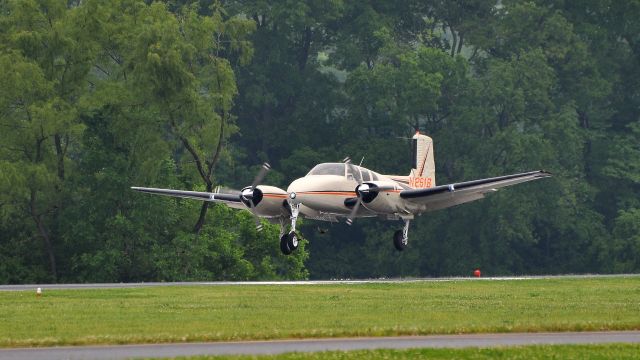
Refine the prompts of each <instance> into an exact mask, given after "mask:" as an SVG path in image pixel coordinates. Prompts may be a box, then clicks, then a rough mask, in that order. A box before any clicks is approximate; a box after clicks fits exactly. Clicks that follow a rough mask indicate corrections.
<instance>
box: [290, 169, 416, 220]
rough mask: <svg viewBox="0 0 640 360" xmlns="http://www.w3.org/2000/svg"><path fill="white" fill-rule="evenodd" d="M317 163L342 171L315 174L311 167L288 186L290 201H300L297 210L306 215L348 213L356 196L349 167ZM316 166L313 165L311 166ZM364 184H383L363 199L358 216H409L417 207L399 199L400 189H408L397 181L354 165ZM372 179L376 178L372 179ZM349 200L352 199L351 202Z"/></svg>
mask: <svg viewBox="0 0 640 360" xmlns="http://www.w3.org/2000/svg"><path fill="white" fill-rule="evenodd" d="M319 166H325V167H329V166H334V167H342V168H343V169H344V174H342V175H335V174H321V175H315V174H314V170H312V171H311V172H310V173H309V174H308V175H307V176H305V177H302V178H299V179H297V180H295V181H293V182H292V183H291V184H290V185H289V187H288V188H287V193H289V194H290V196H291V194H295V195H294V198H292V199H291V200H292V201H294V202H296V203H300V204H301V206H300V212H301V213H302V214H303V215H304V216H305V217H309V218H315V219H319V218H323V217H327V216H329V217H330V216H331V215H337V216H345V215H348V214H349V213H350V212H351V209H352V207H353V204H354V202H355V199H356V198H357V194H356V187H357V186H358V182H357V180H355V178H354V177H353V175H352V174H350V173H348V168H347V167H346V165H345V164H342V163H325V164H320V165H319ZM314 169H315V168H314ZM357 170H359V171H360V174H359V175H357V176H362V179H363V182H364V183H375V184H376V185H379V186H385V187H386V189H385V190H382V191H380V192H379V193H378V194H377V196H375V198H374V199H372V200H371V201H366V202H363V204H362V207H361V208H360V210H359V211H358V214H357V216H358V217H370V216H376V215H380V214H387V215H409V214H410V213H415V212H416V211H418V210H420V208H421V206H415V205H413V204H410V203H407V202H406V201H404V200H403V199H401V198H400V191H402V190H404V189H407V188H408V187H407V186H402V185H401V184H400V183H398V182H397V181H394V180H392V179H390V178H389V177H387V176H384V175H380V174H377V173H374V172H371V171H370V170H368V169H365V168H362V167H357ZM374 179H375V180H374ZM350 201H351V202H350Z"/></svg>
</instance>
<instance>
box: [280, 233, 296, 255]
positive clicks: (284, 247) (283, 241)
mask: <svg viewBox="0 0 640 360" xmlns="http://www.w3.org/2000/svg"><path fill="white" fill-rule="evenodd" d="M280 251H282V253H283V254H285V255H289V254H291V252H292V251H293V250H291V249H290V248H289V234H284V235H282V237H280Z"/></svg>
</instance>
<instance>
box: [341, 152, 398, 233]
mask: <svg viewBox="0 0 640 360" xmlns="http://www.w3.org/2000/svg"><path fill="white" fill-rule="evenodd" d="M342 162H344V163H345V164H347V166H349V170H350V171H351V173H352V174H353V177H354V178H355V179H356V181H357V182H358V186H356V196H357V200H356V203H355V204H354V205H353V208H352V209H351V213H349V216H347V225H351V224H353V221H354V220H355V218H356V215H357V214H358V210H359V209H360V205H362V202H363V201H364V202H366V203H368V202H370V201H372V200H373V199H374V198H375V197H376V195H377V194H378V192H380V191H383V190H391V189H393V188H394V187H393V186H385V185H383V186H379V185H376V184H372V183H363V182H362V176H361V174H360V171H359V170H358V168H356V166H355V165H353V163H352V162H351V158H349V157H346V158H344V160H342Z"/></svg>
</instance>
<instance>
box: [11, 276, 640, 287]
mask: <svg viewBox="0 0 640 360" xmlns="http://www.w3.org/2000/svg"><path fill="white" fill-rule="evenodd" d="M612 277H634V278H638V277H640V274H613V275H591V274H585V275H539V276H500V277H480V278H474V277H445V278H398V279H361V280H360V279H333V280H300V281H195V282H143V283H96V284H26V285H0V291H24V290H33V291H35V289H36V288H38V287H40V288H42V289H43V290H46V289H49V290H55V289H59V290H71V289H124V288H139V287H157V286H247V285H265V286H268V285H332V284H371V283H378V284H386V283H388V284H390V283H411V282H443V281H511V280H533V279H585V278H612Z"/></svg>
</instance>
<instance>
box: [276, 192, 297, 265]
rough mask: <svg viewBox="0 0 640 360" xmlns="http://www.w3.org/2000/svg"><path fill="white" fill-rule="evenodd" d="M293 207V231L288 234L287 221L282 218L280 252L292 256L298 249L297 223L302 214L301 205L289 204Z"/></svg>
mask: <svg viewBox="0 0 640 360" xmlns="http://www.w3.org/2000/svg"><path fill="white" fill-rule="evenodd" d="M289 205H290V207H291V231H289V232H288V233H287V232H286V220H285V218H280V251H282V253H283V254H285V255H290V254H291V253H292V252H293V251H294V250H296V249H297V248H298V235H297V234H296V221H297V220H298V214H299V213H300V204H291V203H290V204H289Z"/></svg>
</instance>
